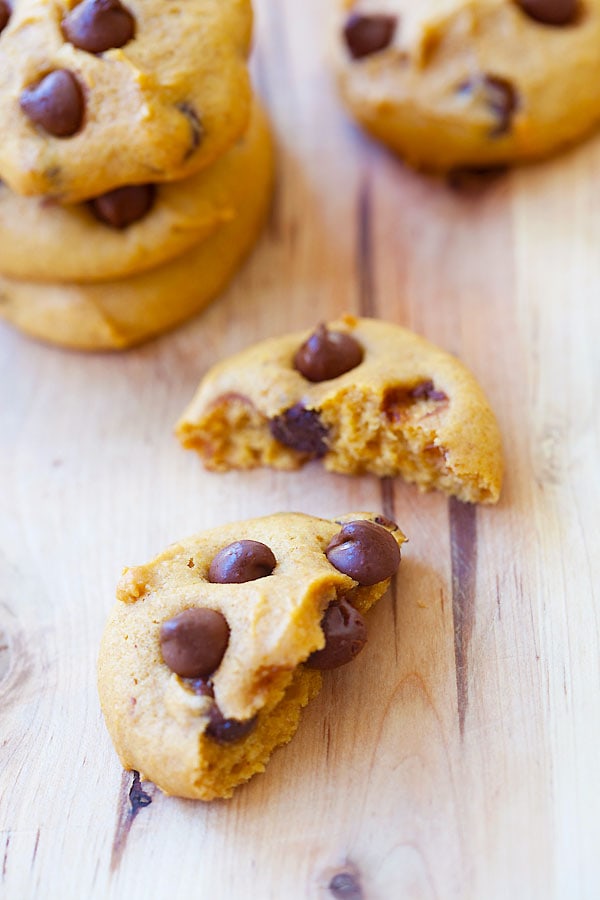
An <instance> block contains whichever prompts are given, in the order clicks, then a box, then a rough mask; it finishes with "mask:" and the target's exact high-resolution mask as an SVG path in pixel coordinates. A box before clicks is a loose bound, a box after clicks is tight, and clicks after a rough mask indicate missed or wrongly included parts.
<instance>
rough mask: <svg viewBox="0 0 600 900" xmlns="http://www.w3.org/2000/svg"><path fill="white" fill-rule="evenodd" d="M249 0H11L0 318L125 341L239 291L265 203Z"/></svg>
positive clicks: (263, 127) (75, 336)
mask: <svg viewBox="0 0 600 900" xmlns="http://www.w3.org/2000/svg"><path fill="white" fill-rule="evenodd" d="M251 31H252V9H251V6H250V2H249V0H186V2H185V3H178V4H167V5H165V4H164V3H162V2H160V0H145V2H141V0H127V2H126V5H124V4H122V3H121V2H120V0H81V2H77V0H20V2H19V3H18V4H17V3H14V2H13V4H12V6H11V4H10V3H9V2H7V0H0V32H1V33H0V120H1V121H3V123H4V128H3V140H2V143H1V145H0V178H1V179H2V185H1V186H0V236H1V239H0V313H1V314H2V315H3V316H4V317H5V318H7V319H8V320H9V321H11V322H13V323H14V324H15V325H17V326H18V327H19V328H21V329H23V330H24V331H27V332H29V333H30V334H32V335H34V336H36V337H39V338H43V339H45V340H49V341H52V342H55V343H59V344H63V345H66V346H71V347H78V348H82V349H103V348H121V347H127V346H130V345H131V344H134V343H137V342H139V341H142V340H144V339H145V338H148V337H150V336H151V335H154V334H157V333H159V332H160V331H163V330H165V329H167V328H170V327H172V326H173V325H175V324H177V323H178V322H180V321H182V320H183V319H185V318H186V317H188V316H190V315H191V314H193V313H194V312H196V311H198V310H199V309H200V308H202V307H203V306H204V305H205V303H207V302H208V301H209V300H210V299H211V298H212V297H214V296H215V295H216V294H217V293H218V292H219V291H220V290H221V289H222V288H223V287H224V285H225V284H226V283H227V281H228V280H229V279H230V277H231V276H232V275H233V273H234V272H235V271H236V269H237V268H238V267H239V265H240V263H241V261H242V260H243V258H244V257H245V255H246V253H247V252H248V250H249V249H250V247H251V245H252V244H253V242H254V240H255V238H256V236H257V235H258V233H259V231H260V226H261V224H262V222H263V220H264V217H265V213H266V209H267V207H268V202H269V196H270V190H271V183H272V168H273V167H272V147H271V142H270V136H269V131H268V126H267V123H266V120H265V117H264V114H263V113H262V111H261V109H260V108H259V106H258V104H257V103H256V101H253V99H252V92H251V86H250V81H249V76H248V71H247V65H246V61H247V55H248V50H249V45H250V38H251Z"/></svg>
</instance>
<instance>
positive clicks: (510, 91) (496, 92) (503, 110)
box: [459, 75, 519, 138]
mask: <svg viewBox="0 0 600 900" xmlns="http://www.w3.org/2000/svg"><path fill="white" fill-rule="evenodd" d="M459 91H460V92H461V93H464V94H473V95H479V96H480V97H481V98H482V100H483V102H484V103H485V105H486V106H487V108H488V109H489V111H490V113H491V114H492V115H493V116H494V119H495V120H496V124H495V125H494V126H493V128H492V129H491V131H490V137H493V138H497V137H502V135H504V134H506V133H507V132H509V131H510V129H511V127H512V120H513V115H514V113H515V111H516V109H517V107H518V105H519V103H518V96H517V92H516V90H515V87H514V85H513V84H512V82H510V81H507V79H506V78H500V77H498V76H497V75H482V76H480V77H478V78H474V79H472V80H471V81H467V82H465V83H464V84H461V85H460V87H459Z"/></svg>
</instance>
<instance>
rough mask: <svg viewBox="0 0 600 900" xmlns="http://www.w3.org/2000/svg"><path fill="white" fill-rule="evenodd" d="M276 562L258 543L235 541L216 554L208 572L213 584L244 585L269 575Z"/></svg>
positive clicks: (267, 549)
mask: <svg viewBox="0 0 600 900" xmlns="http://www.w3.org/2000/svg"><path fill="white" fill-rule="evenodd" d="M276 565H277V560H276V559H275V556H274V555H273V551H272V550H271V549H270V548H269V547H267V545H266V544H261V543H260V541H236V542H235V543H234V544H229V546H228V547H224V548H223V549H222V550H220V551H219V553H217V555H216V556H215V558H214V559H213V561H212V562H211V564H210V568H209V570H208V580H209V581H212V582H213V584H244V583H245V582H246V581H256V579H257V578H265V577H266V576H267V575H270V574H271V572H272V571H273V569H274V568H275V566H276Z"/></svg>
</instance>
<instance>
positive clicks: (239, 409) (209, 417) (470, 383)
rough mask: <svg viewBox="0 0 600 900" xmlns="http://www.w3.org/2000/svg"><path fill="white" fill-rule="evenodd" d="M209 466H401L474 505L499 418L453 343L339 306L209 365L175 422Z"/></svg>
mask: <svg viewBox="0 0 600 900" xmlns="http://www.w3.org/2000/svg"><path fill="white" fill-rule="evenodd" d="M177 434H178V437H179V439H180V441H181V443H182V444H183V446H184V447H188V448H191V449H194V450H196V451H197V452H198V453H199V454H200V457H201V458H202V461H203V463H204V465H205V466H206V467H207V468H209V469H213V470H215V471H225V470H227V469H250V468H254V467H256V466H263V465H267V466H273V467H274V468H277V469H297V468H298V467H299V466H301V465H302V464H303V463H305V462H307V461H308V460H310V459H315V458H316V459H322V460H323V464H324V466H325V468H326V469H328V470H329V471H331V472H342V473H346V474H350V475H357V474H360V473H363V472H372V473H374V474H376V475H379V476H382V477H383V476H396V475H401V476H402V477H403V478H405V479H406V480H407V481H411V482H415V483H416V484H417V485H418V486H419V487H420V488H421V489H431V488H437V489H439V490H442V491H445V492H446V493H448V494H452V495H454V496H456V497H458V498H459V499H461V500H464V501H467V502H472V503H495V502H496V501H497V500H498V497H499V494H500V487H501V481H502V468H503V466H502V453H501V446H500V434H499V431H498V426H497V423H496V419H495V417H494V414H493V413H492V410H491V409H490V406H489V404H488V402H487V400H486V398H485V396H484V394H483V391H482V390H481V388H480V386H479V385H478V383H477V381H476V380H475V378H474V376H473V375H472V374H471V373H470V372H469V371H468V369H466V368H465V366H464V365H462V363H460V362H459V361H458V360H457V359H456V358H455V357H453V356H451V355H450V354H449V353H445V352H444V351H443V350H440V349H439V348H438V347H435V346H434V345H433V344H430V343H429V342H428V341H426V340H424V339H423V338H421V337H419V336H417V335H416V334H413V333H412V332H410V331H407V330H406V329H404V328H400V327H399V326H397V325H393V324H391V323H387V322H382V321H377V320H374V319H365V318H362V319H360V318H355V317H353V316H346V317H344V318H343V319H342V320H341V321H339V322H334V323H332V324H330V325H328V326H325V325H321V326H320V327H319V328H317V329H316V331H314V332H313V333H312V334H311V333H301V334H290V335H285V336H283V337H276V338H272V339H269V340H267V341H262V342H261V343H259V344H256V345H254V346H252V347H249V348H248V349H246V350H243V351H242V352H241V353H238V354H236V355H235V356H232V357H230V358H228V359H226V360H224V361H222V362H221V363H219V364H217V365H216V366H215V367H214V368H213V369H211V370H210V371H209V372H208V373H207V375H206V376H205V378H204V379H203V380H202V382H201V383H200V386H199V387H198V390H197V392H196V395H195V397H194V398H193V400H192V402H191V403H190V405H189V406H188V408H187V409H186V410H185V412H184V413H183V415H182V417H181V419H180V420H179V422H178V425H177Z"/></svg>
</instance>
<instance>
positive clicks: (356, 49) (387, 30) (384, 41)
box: [344, 13, 398, 59]
mask: <svg viewBox="0 0 600 900" xmlns="http://www.w3.org/2000/svg"><path fill="white" fill-rule="evenodd" d="M397 24H398V19H397V17H396V16H382V15H379V16H361V15H359V14H358V13H353V14H352V15H351V16H349V17H348V19H347V21H346V24H345V26H344V39H345V41H346V46H347V48H348V50H349V51H350V55H351V56H352V57H353V58H354V59H362V58H363V57H364V56H371V54H372V53H379V52H380V51H381V50H385V48H386V47H389V45H390V44H391V43H392V40H393V39H394V34H395V32H396V26H397Z"/></svg>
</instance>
